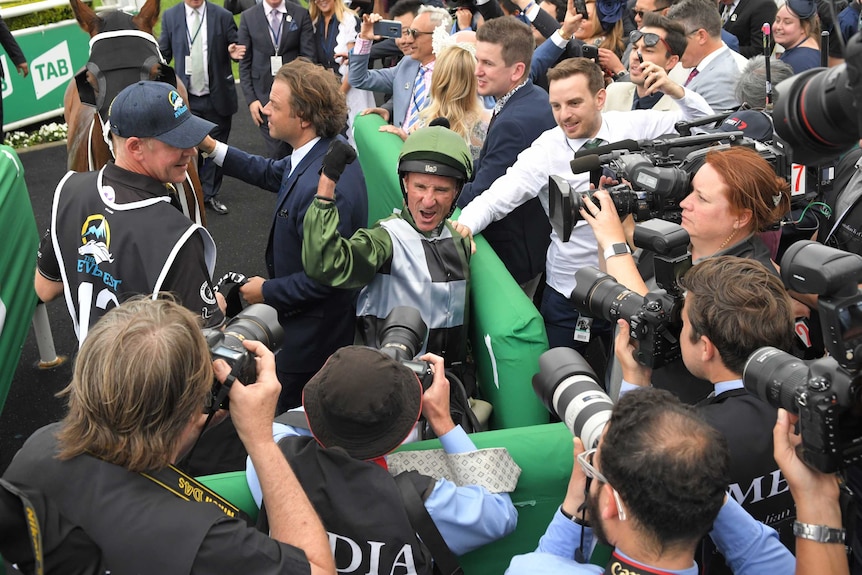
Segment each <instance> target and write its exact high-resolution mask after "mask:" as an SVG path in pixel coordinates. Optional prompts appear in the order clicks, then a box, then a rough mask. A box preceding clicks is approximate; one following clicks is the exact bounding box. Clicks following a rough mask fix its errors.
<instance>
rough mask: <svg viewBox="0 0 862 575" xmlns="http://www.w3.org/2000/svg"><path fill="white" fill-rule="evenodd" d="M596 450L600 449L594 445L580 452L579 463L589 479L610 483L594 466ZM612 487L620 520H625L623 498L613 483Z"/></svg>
mask: <svg viewBox="0 0 862 575" xmlns="http://www.w3.org/2000/svg"><path fill="white" fill-rule="evenodd" d="M596 451H598V448H596V447H594V448H592V449H587V450H586V451H584V452H583V453H579V454H578V463H579V464H580V466H581V469H582V470H583V471H584V475H586V476H587V478H588V479H597V480H599V481H600V482H601V483H604V484H606V485H610V483H609V482H608V479H607V477H605V476H604V475H602V473H601V472H600V471H599V470H598V469H596V468H595V467H593V456H594V455H595V454H596ZM611 489H613V492H614V502H616V504H617V515H618V516H619V518H620V521H625V520H626V510H625V508H624V507H623V501H622V499H620V494H619V493H617V490H616V489H614V487H613V486H612V485H611Z"/></svg>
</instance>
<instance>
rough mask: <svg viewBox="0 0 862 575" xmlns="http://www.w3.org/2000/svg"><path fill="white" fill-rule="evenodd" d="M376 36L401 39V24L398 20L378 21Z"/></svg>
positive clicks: (375, 29)
mask: <svg viewBox="0 0 862 575" xmlns="http://www.w3.org/2000/svg"><path fill="white" fill-rule="evenodd" d="M374 35H375V36H383V37H384V38H400V37H401V22H398V21H397V20H378V21H377V22H375V23H374Z"/></svg>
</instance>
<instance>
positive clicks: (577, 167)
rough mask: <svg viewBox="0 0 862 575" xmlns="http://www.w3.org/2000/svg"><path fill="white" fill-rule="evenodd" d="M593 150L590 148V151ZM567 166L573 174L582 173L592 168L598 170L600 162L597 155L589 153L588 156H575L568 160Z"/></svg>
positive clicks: (600, 166) (600, 165)
mask: <svg viewBox="0 0 862 575" xmlns="http://www.w3.org/2000/svg"><path fill="white" fill-rule="evenodd" d="M596 149H598V148H596ZM593 151H594V150H590V152H593ZM569 166H571V167H572V173H573V174H582V173H584V172H590V171H592V170H600V169H601V168H602V162H601V160H600V159H599V157H598V155H596V154H590V155H589V156H582V157H580V158H579V157H577V156H575V159H574V160H572V161H571V162H569Z"/></svg>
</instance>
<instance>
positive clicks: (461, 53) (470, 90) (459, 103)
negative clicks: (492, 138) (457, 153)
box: [419, 43, 491, 160]
mask: <svg viewBox="0 0 862 575" xmlns="http://www.w3.org/2000/svg"><path fill="white" fill-rule="evenodd" d="M474 50H475V49H474V48H473V45H472V44H469V43H458V44H450V45H449V46H446V47H445V48H443V49H442V50H441V53H440V55H438V56H437V63H436V64H435V65H434V73H433V74H432V76H431V102H430V103H429V104H428V106H427V107H426V108H425V109H424V110H423V111H422V113H421V114H420V115H419V120H420V121H419V125H421V126H427V125H429V124H430V123H431V121H432V120H434V119H435V118H439V117H441V116H442V117H444V118H446V119H447V120H449V127H450V129H452V130H453V131H454V132H456V133H457V134H459V135H460V136H461V137H462V138H464V141H465V142H467V144H468V145H469V147H470V153H471V154H472V155H473V159H474V160H476V159H477V158H478V157H479V151H480V150H481V149H482V143H483V142H484V141H485V135H486V134H487V132H488V122H489V121H490V119H491V113H490V111H488V110H485V108H484V107H483V106H482V102H481V100H480V99H479V95H478V86H477V82H476V56H475V55H474Z"/></svg>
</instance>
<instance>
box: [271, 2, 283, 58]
mask: <svg viewBox="0 0 862 575" xmlns="http://www.w3.org/2000/svg"><path fill="white" fill-rule="evenodd" d="M269 25H270V27H271V28H272V43H273V45H275V48H276V50H278V41H279V39H280V38H281V12H279V11H278V10H273V11H272V12H270V13H269Z"/></svg>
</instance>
